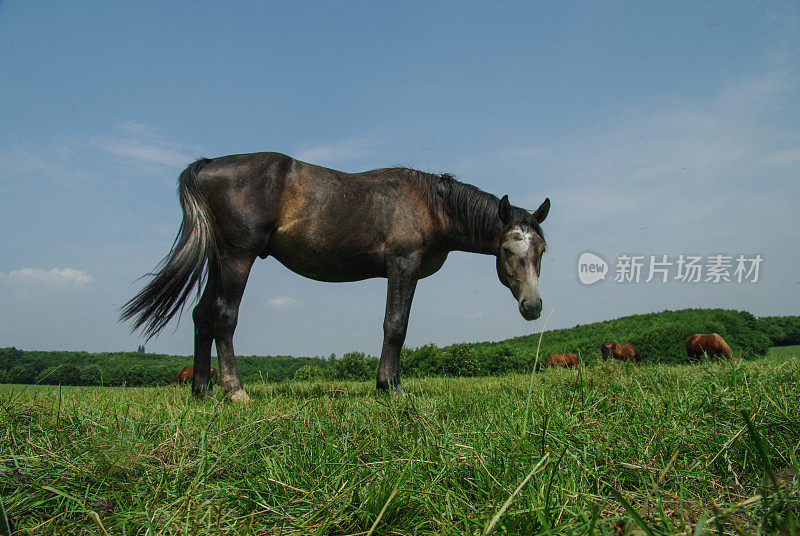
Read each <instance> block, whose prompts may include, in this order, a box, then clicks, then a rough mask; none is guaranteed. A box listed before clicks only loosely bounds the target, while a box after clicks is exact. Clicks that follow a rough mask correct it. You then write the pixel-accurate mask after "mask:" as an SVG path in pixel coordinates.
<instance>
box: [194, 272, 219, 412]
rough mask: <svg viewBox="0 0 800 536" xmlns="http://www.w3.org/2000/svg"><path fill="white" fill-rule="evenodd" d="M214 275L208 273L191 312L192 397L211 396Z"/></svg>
mask: <svg viewBox="0 0 800 536" xmlns="http://www.w3.org/2000/svg"><path fill="white" fill-rule="evenodd" d="M214 278H215V276H214V274H211V273H209V276H208V281H207V282H206V288H205V289H204V290H203V295H202V296H201V298H200V301H199V302H198V304H197V305H196V306H195V308H194V310H193V311H192V320H194V377H193V378H192V395H194V396H196V397H198V398H202V397H204V396H211V395H212V394H213V391H212V389H213V387H212V383H211V343H212V342H213V340H214Z"/></svg>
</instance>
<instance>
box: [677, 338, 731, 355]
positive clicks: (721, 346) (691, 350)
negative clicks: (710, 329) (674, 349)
mask: <svg viewBox="0 0 800 536" xmlns="http://www.w3.org/2000/svg"><path fill="white" fill-rule="evenodd" d="M704 352H705V353H706V354H707V355H708V356H709V357H714V356H717V355H724V356H725V357H727V358H728V359H732V357H733V354H732V353H731V348H730V346H728V343H727V342H725V339H723V338H722V337H721V336H720V334H719V333H710V334H704V333H695V334H694V335H692V336H691V337H689V338H688V339H686V355H688V356H689V357H690V358H692V359H697V358H699V357H702V356H703V353H704Z"/></svg>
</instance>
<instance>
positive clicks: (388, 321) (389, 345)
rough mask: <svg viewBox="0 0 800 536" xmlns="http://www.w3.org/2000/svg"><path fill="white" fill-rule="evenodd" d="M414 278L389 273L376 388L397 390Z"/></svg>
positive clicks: (414, 287)
mask: <svg viewBox="0 0 800 536" xmlns="http://www.w3.org/2000/svg"><path fill="white" fill-rule="evenodd" d="M416 287H417V279H416V278H415V277H412V276H408V275H406V274H402V273H397V272H395V273H391V272H390V274H389V285H388V291H387V295H386V316H385V317H384V320H383V349H382V350H381V361H380V364H379V365H378V389H380V390H383V391H388V390H389V388H390V387H393V388H395V389H400V370H399V369H400V350H401V349H402V348H403V342H404V341H405V340H406V329H407V328H408V314H409V312H410V311H411V300H413V299H414V289H416Z"/></svg>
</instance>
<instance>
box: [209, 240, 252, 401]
mask: <svg viewBox="0 0 800 536" xmlns="http://www.w3.org/2000/svg"><path fill="white" fill-rule="evenodd" d="M253 261H255V256H250V255H249V254H241V253H239V254H237V255H234V256H225V255H223V256H221V258H220V263H219V264H220V266H219V278H218V279H217V280H216V282H215V293H214V294H215V299H214V312H215V318H214V327H213V332H214V340H215V341H216V344H217V357H218V359H219V371H220V384H221V385H222V389H223V390H224V392H225V394H226V395H227V396H229V397H230V398H231V400H242V401H248V400H250V397H248V396H247V393H246V392H245V390H244V387H243V386H242V380H241V378H239V370H238V369H237V367H236V356H235V355H234V352H233V332H234V331H235V330H236V323H237V321H238V317H239V304H240V303H241V301H242V294H243V293H244V287H245V285H246V284H247V277H248V275H249V274H250V268H251V267H252V266H253Z"/></svg>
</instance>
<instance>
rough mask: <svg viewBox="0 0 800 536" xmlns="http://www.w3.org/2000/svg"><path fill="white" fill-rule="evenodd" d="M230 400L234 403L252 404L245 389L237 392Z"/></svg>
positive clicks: (233, 393) (232, 394) (231, 395)
mask: <svg viewBox="0 0 800 536" xmlns="http://www.w3.org/2000/svg"><path fill="white" fill-rule="evenodd" d="M229 398H230V399H231V401H232V402H250V397H249V396H247V393H246V392H245V391H244V389H237V390H235V391H234V392H232V393H231V394H230V397H229Z"/></svg>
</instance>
